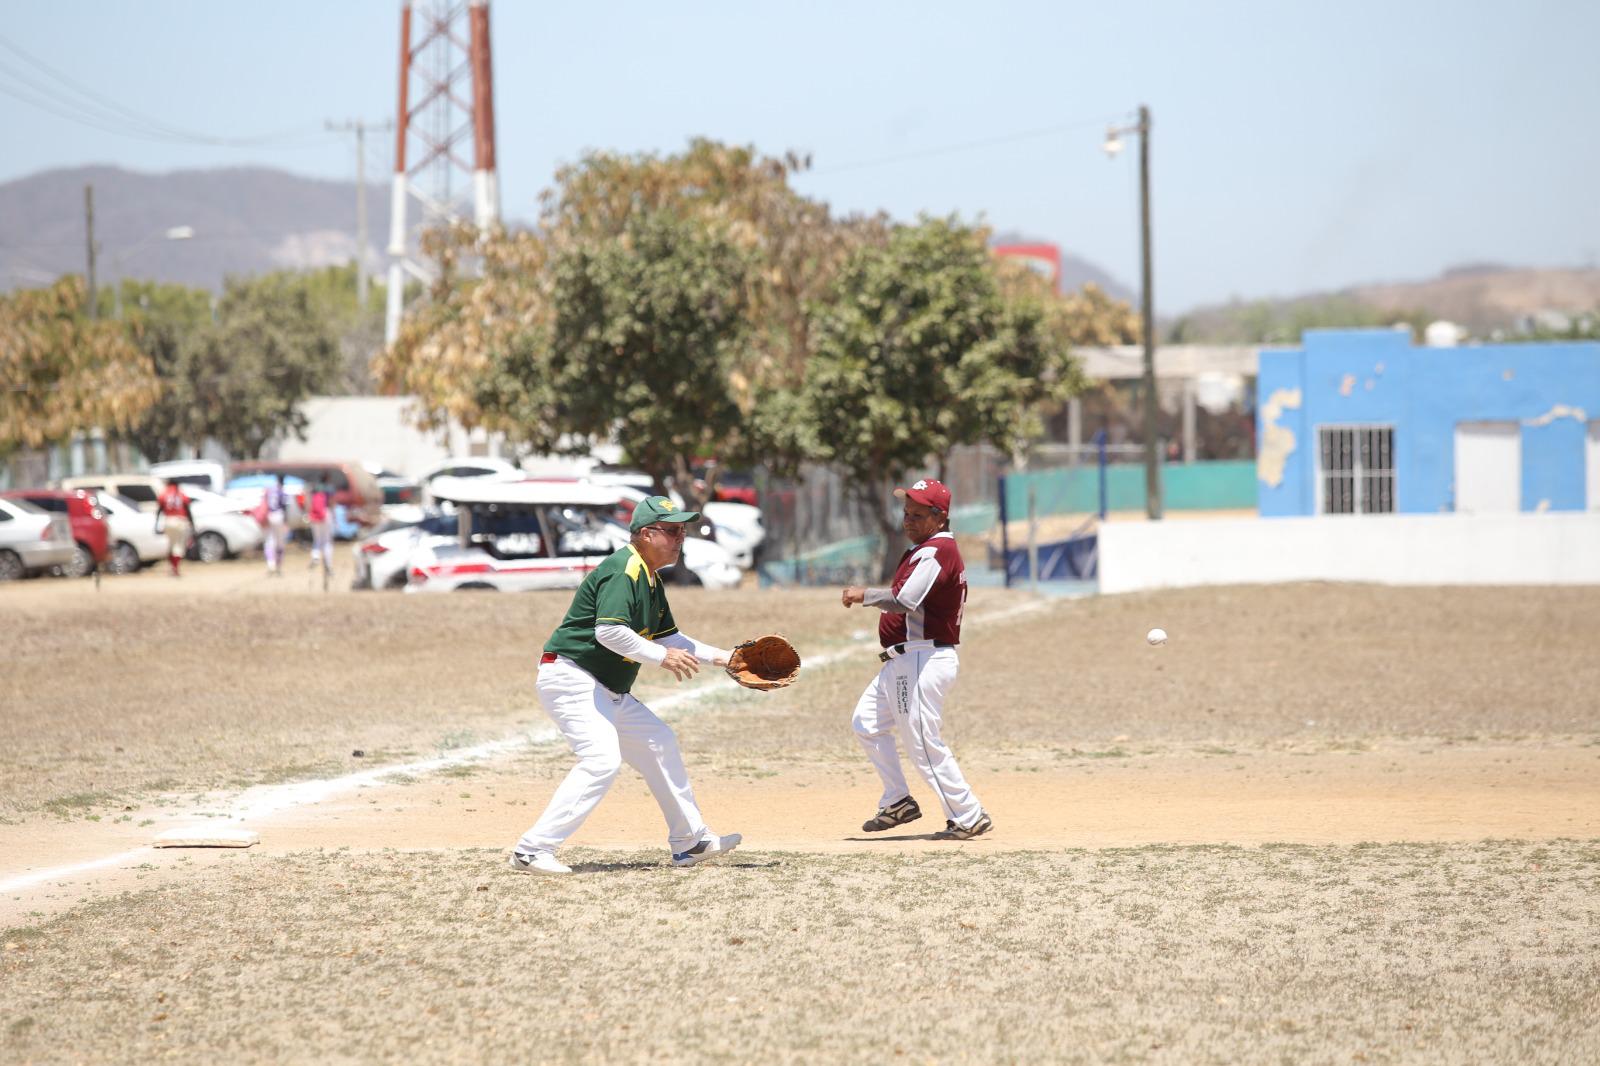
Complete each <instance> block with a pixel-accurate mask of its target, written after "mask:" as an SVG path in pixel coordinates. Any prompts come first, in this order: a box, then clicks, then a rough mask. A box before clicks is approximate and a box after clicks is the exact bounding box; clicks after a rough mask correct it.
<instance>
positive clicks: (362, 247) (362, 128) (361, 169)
mask: <svg viewBox="0 0 1600 1066" xmlns="http://www.w3.org/2000/svg"><path fill="white" fill-rule="evenodd" d="M323 125H324V126H325V127H326V128H328V129H330V130H332V131H333V132H335V133H354V134H355V135H356V306H357V307H358V308H359V309H361V310H363V311H365V310H366V309H367V131H368V130H372V131H373V132H374V133H386V132H388V131H389V130H392V129H394V123H393V122H390V121H389V120H388V119H385V120H384V121H383V123H382V124H381V125H380V124H372V125H368V124H367V123H366V122H364V121H362V120H361V119H354V120H350V121H346V122H334V121H333V120H332V119H329V120H328V121H326V122H324V123H323Z"/></svg>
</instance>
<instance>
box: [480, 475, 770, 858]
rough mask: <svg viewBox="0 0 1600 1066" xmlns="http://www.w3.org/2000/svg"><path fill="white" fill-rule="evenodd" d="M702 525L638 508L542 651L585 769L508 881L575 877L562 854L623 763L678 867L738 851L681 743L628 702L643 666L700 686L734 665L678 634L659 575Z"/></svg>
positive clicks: (669, 508)
mask: <svg viewBox="0 0 1600 1066" xmlns="http://www.w3.org/2000/svg"><path fill="white" fill-rule="evenodd" d="M699 518H700V514H699V512H698V511H682V510H678V509H677V508H675V507H674V505H673V503H672V501H671V500H669V499H667V498H666V497H665V496H651V497H649V498H648V499H646V500H643V501H641V502H640V503H639V505H638V506H637V507H635V508H634V511H633V521H632V522H631V523H629V530H630V531H631V532H632V534H633V536H632V538H631V539H630V540H629V542H628V544H626V545H625V546H623V547H621V548H619V549H617V551H615V552H614V553H612V554H611V555H610V556H608V557H607V558H606V560H605V561H604V562H603V563H601V564H600V565H599V566H597V567H595V569H594V570H593V571H591V572H590V574H589V576H588V577H586V578H584V579H583V584H582V585H579V586H578V591H577V594H576V595H574V596H573V598H572V606H571V607H570V608H568V610H567V616H566V617H565V618H564V619H562V621H561V625H560V626H558V627H557V628H556V631H555V633H554V634H553V635H552V636H551V637H550V639H549V641H547V642H546V643H545V646H544V655H543V656H542V657H541V658H540V660H539V680H538V684H537V688H538V692H539V702H540V703H542V704H543V705H544V709H545V713H547V714H549V715H550V718H551V720H552V721H554V722H555V724H556V727H557V728H558V729H560V730H561V734H562V735H563V736H564V737H566V738H567V743H568V744H570V745H571V746H572V752H573V754H574V755H576V756H577V757H578V765H577V766H574V767H573V768H572V770H571V772H570V773H568V774H567V776H566V779H565V780H564V781H562V782H561V785H560V787H558V788H557V789H556V794H555V795H554V796H553V797H551V800H550V805H549V806H548V807H546V808H545V812H544V814H542V815H540V816H539V820H538V821H537V822H535V823H534V824H533V828H531V829H529V830H528V831H527V832H526V833H524V834H523V835H522V839H521V840H519V841H518V842H517V846H516V848H515V849H514V850H513V851H512V853H511V868H512V869H513V870H517V871H519V872H522V873H541V874H567V873H571V872H572V870H571V869H570V868H569V867H567V866H565V865H563V864H562V863H561V862H559V861H558V860H557V859H556V856H555V852H556V849H557V848H558V847H560V846H561V844H562V843H563V842H564V841H565V840H566V839H567V838H568V837H570V836H571V835H572V834H573V833H575V832H577V831H578V827H579V826H581V825H582V824H583V821H584V819H585V818H587V817H589V813H590V812H591V811H593V810H594V809H595V807H596V806H598V805H599V803H600V800H601V798H602V797H604V796H605V794H606V790H607V789H609V788H610V787H611V782H612V781H614V780H616V777H617V772H618V771H619V770H621V768H622V764H623V763H624V762H627V763H628V765H630V766H632V767H634V768H635V769H636V770H638V771H639V773H640V774H642V775H643V776H644V779H645V782H646V783H647V784H648V785H649V786H650V791H651V793H652V794H653V795H654V796H655V798H656V802H657V803H658V804H660V806H661V813H662V815H663V816H664V817H665V818H666V820H667V841H668V844H669V845H670V847H671V849H672V863H673V865H674V866H693V865H695V864H696V863H698V862H702V861H703V860H705V859H709V858H711V857H712V856H714V855H720V854H722V853H724V852H728V851H732V850H733V849H734V848H736V847H738V845H739V841H740V839H741V838H740V836H739V834H738V833H730V834H729V835H727V836H718V835H717V834H716V833H713V832H712V831H711V830H710V829H709V828H707V827H706V823H705V819H704V818H702V817H701V815H700V808H699V807H698V806H697V805H696V804H695V800H694V791H693V790H692V789H691V788H690V787H689V772H688V771H687V770H686V769H685V768H684V765H683V754H682V753H681V752H680V751H679V750H678V738H677V736H676V735H675V734H674V733H673V732H672V729H671V727H670V726H668V725H667V724H666V723H665V722H663V721H662V720H661V719H660V718H657V717H656V716H655V713H654V712H653V711H651V710H650V708H649V707H646V706H645V705H644V704H643V703H641V702H639V700H637V699H635V698H634V697H633V696H632V695H631V694H630V690H631V689H632V688H633V683H634V680H635V679H636V678H637V677H638V676H639V669H640V666H641V665H642V664H644V663H650V664H652V665H654V666H659V667H661V668H662V669H663V670H666V671H667V672H668V673H670V674H672V675H673V676H674V677H676V678H677V679H678V680H680V681H682V680H684V679H685V678H688V677H692V676H694V674H695V673H696V672H697V671H698V670H699V669H700V664H701V663H711V664H713V665H715V666H726V665H727V662H728V655H729V653H728V652H727V651H724V650H723V649H721V648H715V647H712V646H711V645H709V644H704V643H701V642H700V641H697V640H694V639H693V638H691V637H689V636H686V635H685V634H683V633H681V632H679V631H678V625H677V623H676V622H675V621H674V620H673V618H672V608H671V607H669V606H668V605H667V589H666V583H665V582H664V581H663V580H662V576H661V574H660V570H661V569H662V568H663V567H667V566H671V565H672V564H673V563H675V562H677V561H678V557H679V555H680V553H681V552H682V550H683V537H684V523H685V522H694V521H698V520H699Z"/></svg>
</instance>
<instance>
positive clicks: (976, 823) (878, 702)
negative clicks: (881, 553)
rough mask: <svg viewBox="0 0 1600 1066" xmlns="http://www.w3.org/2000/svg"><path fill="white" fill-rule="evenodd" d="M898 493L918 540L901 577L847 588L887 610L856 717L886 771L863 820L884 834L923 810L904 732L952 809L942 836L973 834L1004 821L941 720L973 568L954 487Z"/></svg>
mask: <svg viewBox="0 0 1600 1066" xmlns="http://www.w3.org/2000/svg"><path fill="white" fill-rule="evenodd" d="M894 494H895V495H896V496H898V497H900V498H901V499H903V500H905V501H906V503H905V521H904V523H903V528H904V529H905V531H906V537H907V538H909V539H910V541H911V547H910V549H908V550H907V551H906V553H905V555H904V556H902V557H901V559H900V566H899V567H898V568H897V569H896V570H895V572H894V581H893V583H892V584H891V585H890V586H889V587H888V588H862V587H861V586H859V585H851V586H849V587H848V588H846V589H845V590H844V592H843V594H842V596H841V599H842V600H843V601H844V605H845V606H846V607H851V606H853V605H855V604H858V603H860V604H865V605H866V606H868V607H877V608H879V609H880V610H881V611H882V612H883V614H882V615H880V616H879V618H878V642H879V643H880V644H882V645H883V652H882V653H881V654H880V655H879V656H878V658H879V659H880V660H882V662H883V667H882V668H881V669H880V670H879V671H878V676H877V677H874V678H873V679H872V682H871V683H870V684H868V685H867V688H866V691H865V692H863V693H862V694H861V700H860V701H859V702H858V703H857V704H856V713H855V717H854V718H853V719H852V721H851V725H852V727H854V729H855V731H856V737H857V738H858V739H860V741H861V746H862V747H863V748H865V749H866V751H867V758H868V759H870V760H872V765H873V768H874V769H876V770H877V771H878V776H879V777H881V778H882V779H883V797H882V799H880V800H879V802H878V813H877V814H875V815H873V816H872V817H871V818H870V819H868V820H867V822H866V824H865V825H863V826H862V827H861V828H862V829H864V830H865V831H867V832H868V833H878V832H882V831H883V830H885V829H892V828H894V827H895V826H897V825H904V824H905V823H907V822H914V821H916V820H917V819H918V818H921V817H922V810H921V808H919V807H918V806H917V801H916V800H914V799H912V798H911V789H910V788H909V787H908V786H907V785H906V778H905V773H904V772H903V771H902V770H901V767H900V753H899V751H898V749H897V748H896V744H895V741H896V738H897V737H898V739H899V742H900V743H902V744H904V745H905V748H906V751H907V752H909V753H910V755H911V761H912V763H913V764H914V765H915V766H916V768H917V770H918V771H919V772H920V773H921V774H922V777H923V780H925V781H927V783H928V786H929V787H930V788H932V789H933V791H934V794H935V795H937V796H938V797H939V806H940V808H941V809H942V810H943V811H944V816H945V827H944V831H943V832H939V833H935V834H934V835H933V836H934V839H935V840H970V839H971V838H973V837H975V836H981V835H983V834H984V833H987V832H988V831H989V830H991V829H993V828H994V821H993V820H992V819H991V818H990V817H989V816H988V815H987V814H985V813H984V810H983V807H982V806H981V805H980V804H979V803H978V799H977V797H976V796H974V795H973V794H972V788H971V786H969V785H968V784H967V779H966V778H965V777H964V776H962V773H961V767H960V766H959V765H957V764H956V757H955V755H954V754H953V753H952V752H951V751H950V748H949V747H948V746H947V745H946V744H945V742H944V738H943V737H942V736H941V735H940V728H939V726H940V719H941V718H942V716H943V714H944V701H945V697H946V696H948V695H949V694H950V689H951V687H952V686H954V685H955V683H956V673H957V671H959V670H960V667H961V661H960V658H959V657H958V656H957V655H956V646H957V645H959V644H960V643H961V615H962V612H963V611H964V610H965V609H966V604H967V571H966V567H965V566H963V565H962V563H961V552H960V550H959V549H957V548H956V540H955V537H953V536H952V535H951V534H950V490H949V489H947V488H945V486H944V485H942V484H940V483H939V482H937V481H933V480H924V481H918V482H917V483H916V484H915V485H912V486H911V487H910V488H909V489H895V490H894Z"/></svg>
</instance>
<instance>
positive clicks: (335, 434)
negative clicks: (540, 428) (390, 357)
mask: <svg viewBox="0 0 1600 1066" xmlns="http://www.w3.org/2000/svg"><path fill="white" fill-rule="evenodd" d="M412 405H413V401H412V398H411V397H409V396H316V397H313V398H311V399H309V400H307V401H306V402H305V403H303V404H301V405H300V410H301V411H302V412H304V413H305V416H306V419H307V420H308V422H309V425H307V427H306V439H305V440H303V441H302V440H298V439H295V438H294V437H290V438H289V439H287V440H284V441H280V442H279V444H278V449H277V453H276V455H275V458H279V459H355V460H358V461H362V462H365V461H372V462H377V463H382V464H383V465H384V467H385V468H387V469H389V470H393V471H394V472H395V473H397V474H404V475H406V476H408V477H409V476H414V475H415V474H416V473H417V472H419V471H420V470H421V469H422V468H423V467H426V466H428V465H429V464H431V463H435V462H437V461H439V460H440V459H446V458H449V457H451V456H456V455H490V456H499V455H500V451H501V449H500V440H499V438H498V436H491V435H485V434H483V433H481V432H480V433H477V434H469V433H467V432H466V431H465V430H463V429H462V428H461V427H460V426H451V427H450V429H449V430H448V431H444V432H433V433H424V432H423V431H422V430H420V429H418V428H417V427H416V425H415V423H414V422H413V420H412V418H411V415H410V412H411V410H412Z"/></svg>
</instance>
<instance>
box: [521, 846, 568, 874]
mask: <svg viewBox="0 0 1600 1066" xmlns="http://www.w3.org/2000/svg"><path fill="white" fill-rule="evenodd" d="M511 868H512V869H513V870H515V871H516V872H517V873H519V874H570V873H571V872H572V867H570V866H563V865H562V864H561V863H559V862H557V861H556V857H555V856H554V855H552V854H550V853H549V852H548V851H534V852H527V851H513V852H512V853H511Z"/></svg>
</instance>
